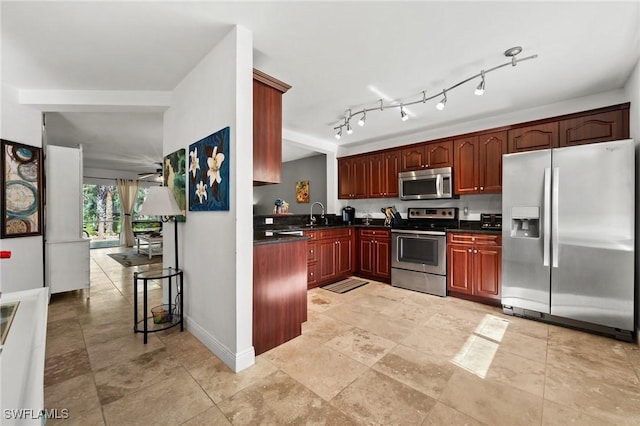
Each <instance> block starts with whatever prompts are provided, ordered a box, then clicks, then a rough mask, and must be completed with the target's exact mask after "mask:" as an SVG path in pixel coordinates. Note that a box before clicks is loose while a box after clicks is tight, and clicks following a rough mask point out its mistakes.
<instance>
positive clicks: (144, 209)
mask: <svg viewBox="0 0 640 426" xmlns="http://www.w3.org/2000/svg"><path fill="white" fill-rule="evenodd" d="M140 214H141V215H143V216H179V215H181V214H182V210H180V207H179V206H178V202H177V201H176V198H175V197H174V196H173V192H172V191H171V188H169V187H168V186H152V187H151V188H149V192H148V193H147V198H145V200H144V202H143V203H142V206H141V207H140Z"/></svg>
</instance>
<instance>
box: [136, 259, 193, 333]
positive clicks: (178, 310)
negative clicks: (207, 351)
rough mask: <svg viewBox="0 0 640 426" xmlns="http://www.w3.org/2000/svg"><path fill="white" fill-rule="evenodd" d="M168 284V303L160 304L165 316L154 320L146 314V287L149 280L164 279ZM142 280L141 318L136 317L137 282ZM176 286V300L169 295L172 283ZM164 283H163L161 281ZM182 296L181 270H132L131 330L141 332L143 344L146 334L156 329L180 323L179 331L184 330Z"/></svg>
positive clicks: (163, 328)
mask: <svg viewBox="0 0 640 426" xmlns="http://www.w3.org/2000/svg"><path fill="white" fill-rule="evenodd" d="M164 279H166V280H167V282H168V284H169V303H168V304H164V305H161V306H162V307H163V308H165V311H166V312H167V313H168V315H167V318H164V319H163V320H162V322H160V323H157V322H156V321H154V316H153V315H152V316H147V315H148V313H149V306H148V303H147V294H148V293H147V288H148V283H149V280H164ZM139 281H142V286H143V287H142V291H143V292H142V312H143V314H142V316H143V318H142V319H140V320H139V319H138V282H139ZM174 282H175V284H176V286H177V290H178V291H177V294H176V298H178V299H179V301H178V302H176V301H174V300H173V297H172V295H171V293H172V289H173V283H174ZM163 284H164V283H163ZM183 298H184V290H183V288H182V270H180V269H174V268H165V269H156V270H151V271H145V272H134V274H133V331H134V333H142V334H143V335H144V344H145V345H146V344H147V335H148V334H149V333H155V332H156V331H162V330H166V329H168V328H171V327H175V326H176V325H178V324H180V331H184V322H183V309H182V308H183Z"/></svg>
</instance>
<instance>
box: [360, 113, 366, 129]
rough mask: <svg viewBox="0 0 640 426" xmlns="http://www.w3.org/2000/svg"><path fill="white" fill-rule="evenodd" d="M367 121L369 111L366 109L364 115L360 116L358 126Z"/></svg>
mask: <svg viewBox="0 0 640 426" xmlns="http://www.w3.org/2000/svg"><path fill="white" fill-rule="evenodd" d="M365 121H367V111H364V113H363V114H362V117H360V120H358V126H360V127H362V126H364V122H365Z"/></svg>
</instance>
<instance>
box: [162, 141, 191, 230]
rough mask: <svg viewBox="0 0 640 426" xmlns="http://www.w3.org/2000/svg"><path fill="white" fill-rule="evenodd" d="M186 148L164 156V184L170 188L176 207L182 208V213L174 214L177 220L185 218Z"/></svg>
mask: <svg viewBox="0 0 640 426" xmlns="http://www.w3.org/2000/svg"><path fill="white" fill-rule="evenodd" d="M185 157H186V150H185V149H179V150H177V151H176V152H172V153H171V154H169V155H166V156H165V157H164V162H163V166H162V167H163V169H164V170H163V172H162V176H163V179H164V186H168V187H169V188H171V192H173V196H174V197H176V201H177V202H178V207H180V210H182V215H180V216H176V220H177V221H178V222H185V221H186V220H187V216H186V213H187V168H186V158H185Z"/></svg>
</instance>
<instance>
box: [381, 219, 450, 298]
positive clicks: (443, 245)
mask: <svg viewBox="0 0 640 426" xmlns="http://www.w3.org/2000/svg"><path fill="white" fill-rule="evenodd" d="M459 226H460V222H459V219H458V209H457V208H453V207H451V208H424V207H409V209H408V210H407V218H406V220H404V221H403V222H402V223H398V224H394V225H393V226H392V229H391V285H392V286H394V287H401V288H406V289H409V290H414V291H420V292H422V293H428V294H434V295H436V296H443V297H444V296H446V295H447V232H446V231H447V229H452V228H458V227H459Z"/></svg>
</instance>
